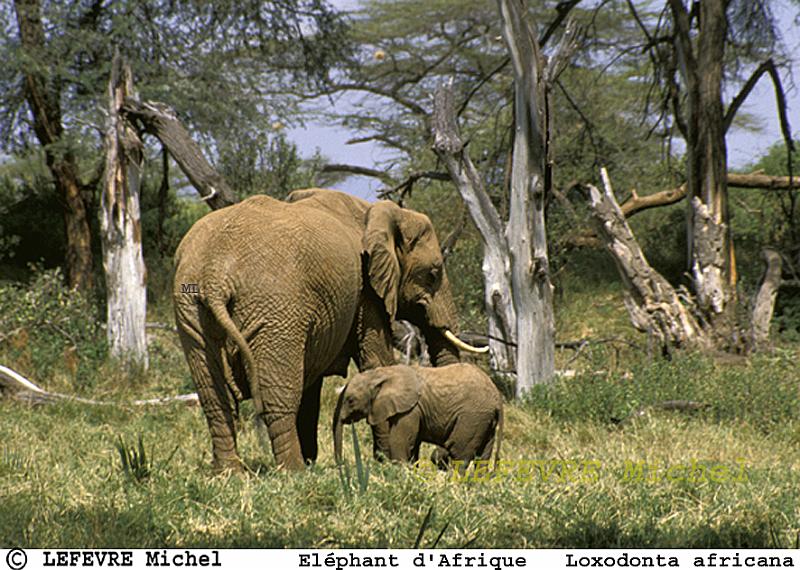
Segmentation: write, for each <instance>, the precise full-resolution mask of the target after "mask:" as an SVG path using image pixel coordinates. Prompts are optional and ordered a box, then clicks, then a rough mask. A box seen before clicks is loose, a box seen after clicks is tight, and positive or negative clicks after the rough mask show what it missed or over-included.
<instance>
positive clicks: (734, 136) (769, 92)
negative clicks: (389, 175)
mask: <svg viewBox="0 0 800 570" xmlns="http://www.w3.org/2000/svg"><path fill="white" fill-rule="evenodd" d="M487 1H491V0H487ZM332 4H333V5H335V6H336V7H338V8H340V9H344V10H348V9H353V8H354V7H356V6H357V5H358V2H357V0H332ZM797 14H798V8H797V6H796V5H791V4H790V2H789V1H788V0H780V1H779V2H776V5H775V16H776V18H777V20H778V22H779V25H780V27H781V32H782V34H783V39H784V42H785V43H786V46H787V53H789V54H800V28H798V26H797V24H796V20H795V18H796V17H797ZM781 75H782V80H783V82H784V89H785V90H786V95H787V99H788V105H789V123H790V125H791V126H792V132H793V133H794V135H795V138H797V136H798V133H800V57H797V58H795V61H794V62H793V69H792V73H791V75H787V74H786V73H785V72H784V73H782V74H781ZM795 82H797V85H795ZM338 104H341V105H346V104H347V100H346V98H342V99H341V100H340V102H339V103H338ZM741 111H745V112H747V113H749V114H751V115H752V116H754V117H755V118H756V119H757V123H758V126H759V127H760V128H759V131H758V132H755V133H754V132H751V131H747V130H744V129H739V128H736V127H734V128H732V129H731V132H730V133H729V134H728V139H727V143H728V163H729V166H730V167H731V168H741V167H743V166H746V165H747V164H749V163H752V162H754V161H755V160H756V159H757V158H758V157H759V156H760V155H762V154H763V153H764V152H765V151H766V150H767V148H768V147H769V146H770V145H772V144H773V143H775V142H776V141H778V140H779V139H780V138H781V131H780V125H779V123H778V118H777V111H776V104H775V94H774V91H773V87H772V83H771V82H770V81H769V78H768V76H766V75H765V76H764V77H762V78H761V80H760V81H759V83H758V85H757V86H756V88H755V89H754V90H753V92H752V93H751V94H750V97H749V98H748V100H747V102H746V103H745V104H744V105H743V106H742V109H741ZM289 136H290V138H291V139H292V140H293V141H295V142H296V143H297V145H298V147H299V148H300V151H301V154H302V155H303V156H305V157H310V156H312V155H313V154H314V152H315V151H316V149H319V150H320V152H321V153H322V154H323V155H325V156H326V157H328V158H329V159H330V161H331V162H336V163H347V164H355V165H358V166H365V167H370V168H373V167H375V163H376V162H378V161H380V160H381V158H384V159H385V158H386V156H387V155H386V154H385V151H382V150H381V148H380V147H379V146H377V145H374V144H370V143H361V144H356V145H346V144H345V142H346V141H347V140H348V139H350V138H352V137H353V136H354V133H353V132H351V131H348V130H346V129H343V128H341V127H331V126H328V125H324V124H308V125H306V127H305V128H295V129H291V130H290V131H289ZM380 186H381V184H380V183H379V182H378V181H376V180H374V179H372V178H368V177H363V176H352V177H350V178H348V179H347V180H346V181H344V182H343V183H341V184H339V189H341V190H345V191H347V192H351V193H353V194H355V195H357V196H361V197H365V198H373V197H374V195H375V191H376V189H378V188H379V187H380Z"/></svg>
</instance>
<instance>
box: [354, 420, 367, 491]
mask: <svg viewBox="0 0 800 570" xmlns="http://www.w3.org/2000/svg"><path fill="white" fill-rule="evenodd" d="M350 428H351V430H352V433H353V453H354V454H355V456H356V457H355V459H356V475H357V476H358V488H359V491H360V493H361V494H362V495H363V494H364V493H366V492H367V484H368V483H369V467H368V466H367V465H366V464H365V463H364V461H363V460H362V459H361V446H360V445H359V443H358V434H357V433H356V426H355V424H350Z"/></svg>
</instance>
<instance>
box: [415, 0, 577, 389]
mask: <svg viewBox="0 0 800 570" xmlns="http://www.w3.org/2000/svg"><path fill="white" fill-rule="evenodd" d="M498 8H499V11H500V15H501V17H502V20H503V33H504V36H505V38H506V43H507V45H508V51H509V54H510V60H511V62H512V67H513V70H514V79H515V89H514V102H515V110H516V113H515V125H514V133H515V137H514V148H513V155H512V168H511V197H510V200H509V219H508V222H507V223H506V224H504V223H503V222H502V220H501V218H500V215H499V214H498V212H497V210H496V208H495V207H494V205H493V204H492V202H491V200H490V199H489V196H488V194H487V192H486V190H485V187H484V185H483V182H482V180H481V177H480V175H479V174H478V172H477V170H476V169H475V166H474V165H473V163H472V161H471V160H470V158H469V154H468V153H467V152H466V150H465V149H464V143H463V142H462V141H461V137H460V135H459V132H458V125H457V122H456V116H455V111H454V105H453V94H452V89H451V88H450V87H449V86H442V87H440V88H439V89H438V90H437V91H436V94H435V97H434V111H433V115H432V117H431V126H432V131H433V148H434V151H435V152H436V154H437V155H438V156H439V158H440V159H441V160H442V162H443V163H444V164H445V166H446V167H447V170H448V172H449V174H450V177H451V179H452V180H453V182H454V183H455V185H456V187H457V188H458V191H459V193H460V194H461V197H462V199H463V200H464V203H465V204H466V205H467V209H468V210H469V213H470V216H471V217H472V219H473V221H474V222H475V225H476V226H477V228H478V231H479V232H480V234H481V238H482V239H483V244H484V257H483V275H484V302H485V304H486V312H487V316H488V318H489V349H490V353H491V359H492V361H491V366H492V369H493V370H494V371H495V372H499V373H505V374H509V375H515V376H516V393H517V396H522V395H523V394H525V393H526V392H527V391H529V390H530V389H531V387H532V386H533V385H534V384H539V383H543V382H548V381H550V380H551V379H552V378H553V375H554V346H555V331H554V319H553V301H552V289H553V288H552V285H551V283H550V268H549V262H548V258H547V238H546V231H545V219H544V205H545V198H546V196H547V193H548V192H549V187H548V185H549V184H550V180H551V176H550V172H549V168H550V163H549V144H548V143H549V135H550V131H549V121H550V113H549V105H548V93H549V90H550V85H552V83H553V82H554V81H555V78H556V77H557V75H558V73H559V71H560V70H561V69H562V68H563V64H564V62H565V61H566V59H567V57H568V55H569V54H570V53H571V51H572V50H573V49H574V47H575V38H576V35H577V34H576V30H575V28H574V26H572V25H571V24H568V26H567V31H566V32H565V34H564V40H563V42H562V44H561V45H560V46H559V47H558V49H557V50H556V53H555V55H554V56H553V58H552V59H551V60H550V63H549V64H547V65H546V64H545V62H544V59H543V58H542V57H541V55H540V51H539V44H538V41H537V39H536V37H535V36H534V34H533V30H532V27H531V25H530V24H529V23H528V19H527V16H526V11H525V10H524V7H523V6H522V4H521V3H520V2H519V0H498Z"/></svg>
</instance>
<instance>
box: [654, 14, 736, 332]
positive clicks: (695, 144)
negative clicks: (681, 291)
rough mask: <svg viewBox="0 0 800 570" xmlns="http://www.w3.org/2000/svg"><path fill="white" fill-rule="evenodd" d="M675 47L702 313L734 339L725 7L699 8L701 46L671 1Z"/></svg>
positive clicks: (690, 236)
mask: <svg viewBox="0 0 800 570" xmlns="http://www.w3.org/2000/svg"><path fill="white" fill-rule="evenodd" d="M669 6H670V9H671V12H672V18H673V22H674V26H675V34H674V36H673V41H674V45H675V53H676V54H677V61H678V64H679V65H678V68H679V69H680V73H681V78H682V79H683V82H684V85H685V86H686V118H685V123H683V128H682V130H683V132H684V136H685V137H686V158H687V177H686V178H687V187H688V194H689V197H690V199H691V200H690V203H689V213H688V222H689V223H688V227H687V229H688V242H689V259H690V260H691V261H690V265H691V273H692V278H693V282H694V283H693V285H694V290H695V293H696V294H697V304H698V308H699V309H700V310H701V311H702V312H703V314H704V318H705V319H706V320H708V321H709V323H710V324H711V326H712V327H714V328H717V329H718V330H717V331H716V333H717V335H719V336H730V333H731V332H732V329H731V327H732V326H733V325H734V322H733V318H732V314H731V313H732V311H731V310H729V304H730V305H731V307H730V309H732V308H733V305H734V304H735V301H736V264H735V257H734V249H733V242H732V239H731V232H730V214H729V211H728V187H727V176H726V174H727V150H726V147H725V111H724V107H723V103H722V78H723V65H724V61H723V58H724V54H725V41H726V39H727V38H726V35H727V30H728V19H727V15H726V13H725V11H726V2H724V1H723V0H707V1H704V2H701V3H700V14H699V22H700V25H699V30H698V33H697V38H696V40H697V41H696V42H693V41H692V37H691V21H690V20H691V17H690V13H689V10H688V9H687V7H686V6H685V5H684V3H683V1H682V0H669Z"/></svg>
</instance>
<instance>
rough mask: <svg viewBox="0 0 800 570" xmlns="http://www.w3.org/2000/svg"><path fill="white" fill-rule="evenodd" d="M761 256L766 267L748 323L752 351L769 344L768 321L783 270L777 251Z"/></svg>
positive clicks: (770, 250) (773, 309) (767, 251)
mask: <svg viewBox="0 0 800 570" xmlns="http://www.w3.org/2000/svg"><path fill="white" fill-rule="evenodd" d="M761 255H762V257H763V258H764V261H765V262H766V264H767V267H766V270H765V271H764V278H763V280H762V281H761V287H759V289H758V293H757V294H756V298H755V302H754V303H753V313H752V317H751V322H750V327H751V328H750V348H751V349H753V350H758V349H759V348H763V347H764V346H765V345H766V344H767V342H769V328H770V321H771V320H772V313H773V312H774V311H775V298H776V297H777V296H778V289H779V288H780V286H781V272H782V269H783V262H782V259H781V255H780V254H779V253H778V252H777V251H775V250H773V249H769V248H767V249H765V250H764V251H763V252H762V253H761Z"/></svg>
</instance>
